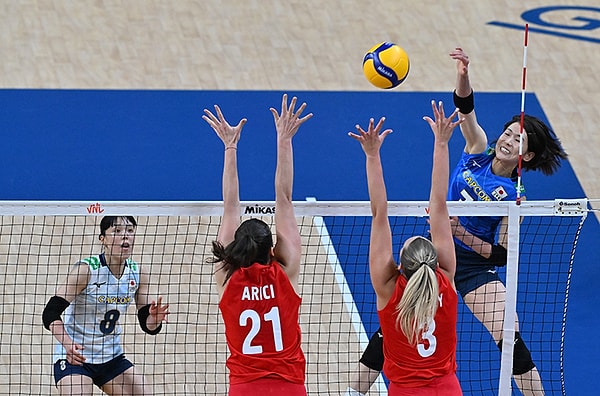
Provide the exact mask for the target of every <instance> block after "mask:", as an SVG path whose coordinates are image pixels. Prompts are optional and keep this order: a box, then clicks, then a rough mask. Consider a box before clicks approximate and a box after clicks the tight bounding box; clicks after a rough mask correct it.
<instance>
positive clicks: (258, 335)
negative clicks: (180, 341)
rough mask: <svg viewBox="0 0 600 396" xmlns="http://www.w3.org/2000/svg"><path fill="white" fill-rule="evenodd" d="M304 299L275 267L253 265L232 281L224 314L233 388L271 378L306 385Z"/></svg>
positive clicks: (227, 288) (221, 305) (222, 305)
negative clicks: (302, 328) (301, 321)
mask: <svg viewBox="0 0 600 396" xmlns="http://www.w3.org/2000/svg"><path fill="white" fill-rule="evenodd" d="M301 302H302V298H300V296H299V295H298V294H297V293H296V291H295V290H294V287H293V286H292V284H291V283H290V281H289V279H288V277H287V274H286V273H285V272H284V271H283V269H282V268H281V266H280V264H279V263H277V262H276V261H273V262H271V264H269V265H263V264H258V263H255V264H252V265H251V266H250V267H247V268H240V269H239V270H237V271H235V272H234V273H233V275H232V276H231V278H229V280H228V281H227V285H226V286H225V290H224V291H223V296H222V297H221V301H220V302H219V309H220V310H221V313H222V315H223V322H224V323H225V337H226V338H227V346H228V347H229V352H230V356H229V358H228V359H227V367H228V368H229V383H230V384H239V383H245V382H250V381H254V380H257V379H259V378H265V377H271V378H281V379H284V380H286V381H289V382H293V383H298V384H304V378H305V371H306V359H305V358H304V353H303V352H302V348H301V345H300V342H301V331H300V324H299V323H298V317H299V311H300V303H301Z"/></svg>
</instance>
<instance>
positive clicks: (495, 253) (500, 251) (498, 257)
mask: <svg viewBox="0 0 600 396" xmlns="http://www.w3.org/2000/svg"><path fill="white" fill-rule="evenodd" d="M506 258H507V252H506V249H505V248H504V246H502V245H492V254H491V255H490V258H489V259H488V260H489V261H490V262H491V263H492V264H493V265H495V266H496V267H504V266H505V265H506Z"/></svg>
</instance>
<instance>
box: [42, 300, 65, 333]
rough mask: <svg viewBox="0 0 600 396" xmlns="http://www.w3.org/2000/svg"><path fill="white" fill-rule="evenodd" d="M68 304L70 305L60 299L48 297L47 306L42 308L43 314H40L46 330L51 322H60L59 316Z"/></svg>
mask: <svg viewBox="0 0 600 396" xmlns="http://www.w3.org/2000/svg"><path fill="white" fill-rule="evenodd" d="M69 304H70V303H69V302H68V301H67V300H65V299H64V298H62V297H59V296H52V297H50V300H48V304H46V307H45V308H44V312H42V322H43V323H44V327H45V328H46V330H50V324H51V323H52V322H54V321H56V320H60V321H62V318H61V317H60V315H62V313H63V312H64V310H65V309H67V307H68V306H69Z"/></svg>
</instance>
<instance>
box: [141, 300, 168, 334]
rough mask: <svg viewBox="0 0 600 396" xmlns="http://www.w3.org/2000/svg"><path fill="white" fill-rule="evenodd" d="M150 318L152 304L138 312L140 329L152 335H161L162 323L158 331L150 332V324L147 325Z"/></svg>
mask: <svg viewBox="0 0 600 396" xmlns="http://www.w3.org/2000/svg"><path fill="white" fill-rule="evenodd" d="M148 316H150V304H146V305H144V306H143V307H142V308H140V309H139V310H138V313H137V317H138V320H139V322H140V327H141V328H142V330H144V332H146V333H148V334H150V335H156V334H158V333H160V331H161V330H162V323H160V324H159V325H158V327H157V328H156V329H154V330H150V329H149V328H148V324H147V322H148Z"/></svg>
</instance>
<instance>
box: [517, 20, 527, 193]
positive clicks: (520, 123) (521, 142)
mask: <svg viewBox="0 0 600 396" xmlns="http://www.w3.org/2000/svg"><path fill="white" fill-rule="evenodd" d="M528 39H529V24H528V23H526V24H525V42H524V44H523V76H522V82H521V121H520V122H519V137H520V139H519V164H518V166H517V205H520V204H521V189H522V183H521V171H522V162H523V124H524V123H525V82H526V81H527V41H528Z"/></svg>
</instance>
